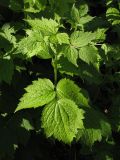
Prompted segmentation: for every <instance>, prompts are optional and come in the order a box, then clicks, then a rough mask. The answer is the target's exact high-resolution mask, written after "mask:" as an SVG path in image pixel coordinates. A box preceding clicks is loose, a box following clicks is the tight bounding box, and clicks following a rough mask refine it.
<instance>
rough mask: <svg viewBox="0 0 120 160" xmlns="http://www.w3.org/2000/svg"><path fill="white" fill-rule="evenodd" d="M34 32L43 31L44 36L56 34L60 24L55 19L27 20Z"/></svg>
mask: <svg viewBox="0 0 120 160" xmlns="http://www.w3.org/2000/svg"><path fill="white" fill-rule="evenodd" d="M26 21H27V22H28V23H29V25H30V26H31V27H32V29H33V30H36V31H41V32H42V33H43V34H44V35H52V34H56V33H57V31H58V28H59V24H58V23H57V22H56V21H54V20H53V19H46V18H42V19H41V20H40V19H34V20H26Z"/></svg>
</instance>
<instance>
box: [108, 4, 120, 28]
mask: <svg viewBox="0 0 120 160" xmlns="http://www.w3.org/2000/svg"><path fill="white" fill-rule="evenodd" d="M106 17H107V19H108V21H109V22H111V23H112V25H116V24H120V12H119V10H118V9H116V8H113V7H111V8H108V9H107V12H106Z"/></svg>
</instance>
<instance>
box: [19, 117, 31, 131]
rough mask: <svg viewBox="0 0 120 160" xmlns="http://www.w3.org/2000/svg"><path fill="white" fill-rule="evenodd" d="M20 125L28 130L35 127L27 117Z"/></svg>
mask: <svg viewBox="0 0 120 160" xmlns="http://www.w3.org/2000/svg"><path fill="white" fill-rule="evenodd" d="M20 126H21V127H23V128H25V129H26V130H28V131H29V130H33V129H34V127H33V126H32V125H31V123H30V122H29V120H28V119H26V118H23V119H22V122H21V125H20Z"/></svg>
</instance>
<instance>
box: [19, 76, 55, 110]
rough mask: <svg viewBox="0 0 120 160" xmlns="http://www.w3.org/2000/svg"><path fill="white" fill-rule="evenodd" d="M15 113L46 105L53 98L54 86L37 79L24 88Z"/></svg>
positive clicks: (44, 80)
mask: <svg viewBox="0 0 120 160" xmlns="http://www.w3.org/2000/svg"><path fill="white" fill-rule="evenodd" d="M25 90H26V92H27V93H25V94H24V95H23V97H22V98H21V99H20V103H19V104H18V107H17V108H16V111H18V110H21V109H26V108H37V107H40V106H43V105H45V104H48V103H49V102H50V101H52V100H53V99H54V98H55V92H54V86H53V84H52V82H51V81H50V80H49V79H38V80H37V81H33V84H31V85H29V86H28V87H27V88H25Z"/></svg>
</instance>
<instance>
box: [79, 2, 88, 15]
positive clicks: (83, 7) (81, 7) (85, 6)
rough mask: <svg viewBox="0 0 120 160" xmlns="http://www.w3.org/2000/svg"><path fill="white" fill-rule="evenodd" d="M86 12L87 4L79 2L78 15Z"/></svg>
mask: <svg viewBox="0 0 120 160" xmlns="http://www.w3.org/2000/svg"><path fill="white" fill-rule="evenodd" d="M87 13H88V5H87V4H85V3H84V4H81V5H80V7H79V15H80V17H82V16H85V15H86V14H87Z"/></svg>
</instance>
